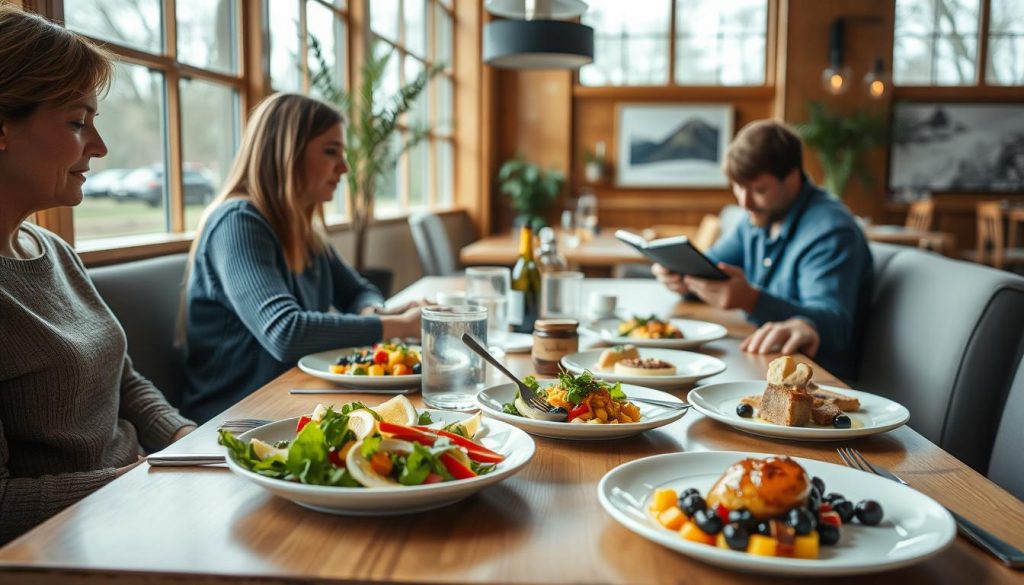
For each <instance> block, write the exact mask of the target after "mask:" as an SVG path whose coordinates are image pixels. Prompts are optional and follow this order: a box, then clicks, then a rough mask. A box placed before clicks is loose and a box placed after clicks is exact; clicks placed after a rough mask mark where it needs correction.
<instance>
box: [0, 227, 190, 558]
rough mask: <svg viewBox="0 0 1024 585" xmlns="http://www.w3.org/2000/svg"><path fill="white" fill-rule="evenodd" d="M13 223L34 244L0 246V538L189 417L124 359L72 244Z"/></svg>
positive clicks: (158, 444) (98, 483) (117, 330)
mask: <svg viewBox="0 0 1024 585" xmlns="http://www.w3.org/2000/svg"><path fill="white" fill-rule="evenodd" d="M22 229H26V230H28V231H29V232H30V233H31V234H33V235H34V236H35V239H36V240H37V241H38V242H39V244H40V246H41V247H42V249H43V253H42V255H41V256H39V257H37V258H33V259H30V260H17V259H13V258H8V257H4V256H0V543H3V542H7V541H9V540H11V539H12V538H14V537H15V536H17V535H18V534H20V533H22V532H24V531H25V530H28V529H29V528H31V527H32V526H34V525H36V524H38V523H39V522H41V521H43V520H45V519H46V518H48V517H50V516H52V515H54V514H56V513H57V512H59V511H60V510H61V509H63V508H65V507H67V506H69V505H70V504H73V503H74V502H76V501H78V500H80V499H81V498H83V497H85V496H86V495H88V494H90V493H92V492H93V491H95V490H96V489H98V488H100V487H102V486H103V485H104V484H106V483H107V482H109V481H110V480H112V479H113V478H114V475H115V469H116V468H117V467H121V466H124V465H128V464H130V463H132V462H134V461H136V460H137V459H138V455H139V454H140V453H141V449H143V448H145V449H160V448H163V447H165V446H166V445H167V444H168V443H170V439H171V437H172V436H173V435H174V433H175V432H177V431H178V430H179V429H181V428H182V427H184V426H186V425H188V424H191V423H190V421H189V420H188V419H185V418H183V417H182V416H181V415H179V414H178V411H177V410H175V409H174V408H173V407H171V406H170V405H169V404H168V403H167V401H166V400H165V399H164V397H163V395H162V394H161V393H160V392H159V390H157V389H156V388H155V387H154V386H153V384H151V383H150V382H149V381H148V380H146V379H145V378H143V377H142V376H140V375H139V374H138V372H136V371H135V369H134V368H133V367H132V362H131V360H130V359H129V358H128V356H127V354H126V353H125V349H126V341H125V335H124V330H122V329H121V326H120V325H119V324H118V322H117V321H116V320H115V319H114V316H113V314H112V313H111V312H110V309H108V308H107V306H106V304H105V303H104V302H103V300H102V299H101V298H100V296H99V294H98V293H97V292H96V289H95V288H94V287H93V285H92V282H91V281H90V280H89V277H88V276H87V274H86V272H85V267H84V266H83V265H82V262H81V260H80V259H79V258H78V256H77V255H76V254H75V252H74V251H73V250H72V249H71V248H70V247H69V246H68V245H67V244H66V243H64V242H63V241H62V240H60V239H59V238H58V237H57V236H55V235H54V234H52V233H50V232H47V231H45V230H43V229H41V228H38V227H35V226H30V225H29V224H23V227H22ZM140 443H141V445H140Z"/></svg>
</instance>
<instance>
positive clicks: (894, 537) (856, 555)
mask: <svg viewBox="0 0 1024 585" xmlns="http://www.w3.org/2000/svg"><path fill="white" fill-rule="evenodd" d="M765 456H766V454H763V453H737V452H730V451H711V452H701V453H669V454H667V455H655V456H653V457H645V458H643V459H638V460H636V461H632V462H630V463H626V464H624V465H620V466H618V467H616V468H615V469H613V470H611V471H609V472H608V473H607V474H605V476H604V477H603V478H602V479H601V483H600V484H598V486H597V496H598V499H599V500H600V501H601V506H602V507H604V509H605V511H607V512H608V513H609V514H611V516H612V518H614V519H615V520H616V521H618V522H619V523H620V524H622V525H623V526H625V527H626V528H628V529H629V530H631V531H633V532H635V533H637V534H639V535H640V536H643V537H644V538H646V539H648V540H651V541H653V542H656V543H658V544H660V545H662V546H665V547H667V548H670V549H672V550H674V551H677V552H680V553H683V554H684V555H687V556H690V557H693V558H695V559H698V560H701V561H704V562H706V563H710V564H712V565H718V566H721V567H725V568H727V569H732V570H736V571H744V572H749V573H762V574H768V575H790V576H837V575H857V574H864V573H877V572H880V571H888V570H892V569H896V568H900V567H906V566H909V565H913V564H915V563H919V562H921V561H923V560H925V559H928V558H930V557H933V556H935V555H937V554H939V553H940V552H942V551H943V550H944V549H945V548H946V547H947V546H949V545H950V544H951V543H952V542H953V539H954V538H955V537H956V524H955V523H954V522H953V517H952V516H951V515H950V514H949V512H947V511H946V509H945V508H943V507H942V506H941V505H939V503H938V502H936V501H935V500H933V499H931V498H929V497H928V496H926V495H924V494H922V493H920V492H917V491H915V490H913V489H911V488H908V487H906V486H903V485H900V484H898V483H896V482H894V481H889V480H887V479H885V478H883V477H879V476H877V475H872V474H869V473H864V472H863V471H858V470H856V469H850V468H848V467H842V466H840V465H835V464H832V463H824V462H822V461H815V460H812V459H803V458H795V459H796V461H798V462H799V463H800V465H802V466H803V467H804V469H805V470H806V471H807V473H808V475H810V476H812V477H813V476H818V477H821V478H822V479H823V480H824V481H825V489H826V490H828V491H829V492H839V493H841V494H843V495H845V496H846V497H847V499H848V500H849V501H851V502H858V501H860V500H862V499H872V500H875V501H877V502H878V503H879V504H881V505H882V510H883V511H884V513H885V516H884V518H883V519H882V522H881V524H879V525H878V526H863V525H861V524H859V523H856V522H851V523H848V524H844V525H843V527H842V535H841V536H840V539H839V543H838V544H836V545H835V546H822V547H821V552H820V555H819V558H818V559H790V558H781V557H761V556H756V555H751V554H747V553H745V552H738V551H733V550H727V549H721V548H718V547H715V546H710V545H706V544H700V543H696V542H690V541H688V540H683V538H681V537H680V536H679V533H678V532H676V531H673V530H668V529H666V528H663V527H662V526H661V525H660V524H658V522H657V521H656V520H655V519H654V518H653V516H651V515H650V514H649V513H648V512H647V507H648V505H649V502H650V498H651V496H652V495H653V493H654V489H655V488H673V489H675V490H676V491H677V492H681V491H682V490H684V489H686V488H690V487H692V488H697V489H698V490H700V492H701V494H702V495H707V493H708V490H709V489H711V486H712V485H713V484H714V482H715V481H716V480H717V479H718V478H719V477H720V476H721V475H722V473H723V472H724V471H725V470H726V469H727V468H728V467H729V466H730V465H732V464H733V463H736V462H737V461H739V460H741V459H743V458H745V457H761V458H763V457H765Z"/></svg>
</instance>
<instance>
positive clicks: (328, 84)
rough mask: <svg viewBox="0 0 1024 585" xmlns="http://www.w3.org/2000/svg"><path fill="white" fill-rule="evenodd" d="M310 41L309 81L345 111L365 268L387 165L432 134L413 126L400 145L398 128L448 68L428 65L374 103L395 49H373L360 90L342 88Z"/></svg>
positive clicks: (359, 262)
mask: <svg viewBox="0 0 1024 585" xmlns="http://www.w3.org/2000/svg"><path fill="white" fill-rule="evenodd" d="M309 46H310V50H311V51H312V53H313V58H314V61H315V62H316V69H315V71H314V72H313V75H312V77H311V78H310V85H311V86H312V87H314V88H316V89H317V90H318V91H319V92H320V94H321V96H323V99H325V100H326V101H329V102H331V103H333V104H335V105H336V106H337V107H338V109H340V110H341V111H342V112H344V113H345V116H346V117H347V118H348V123H347V124H346V125H345V158H346V161H347V163H348V175H347V177H348V203H349V206H348V207H349V213H350V214H351V221H352V231H353V232H354V234H355V256H354V265H355V269H356V270H359V271H362V270H363V267H364V262H365V258H364V256H365V250H366V230H367V228H368V227H369V225H370V221H371V220H372V219H373V200H374V197H375V195H376V193H377V188H378V187H379V186H380V183H381V180H382V178H383V177H384V175H385V173H387V172H388V170H390V169H392V168H394V166H395V164H396V162H397V161H398V157H399V156H401V155H402V153H404V152H405V151H407V150H409V149H410V148H412V147H414V146H416V145H417V144H418V143H419V142H420V141H422V140H423V139H424V138H426V137H427V135H428V134H429V133H430V128H429V127H428V126H410V127H409V130H408V132H407V133H405V138H404V140H403V141H402V142H401V144H400V146H399V147H398V148H392V140H393V136H394V135H395V132H396V131H397V130H398V122H399V120H401V118H402V116H403V115H404V114H405V113H407V112H408V111H409V110H410V109H411V108H412V106H413V105H414V103H415V102H416V99H417V98H418V97H419V96H420V94H422V93H423V91H424V90H425V89H426V88H427V83H428V82H429V81H430V80H431V79H432V78H433V77H434V76H435V75H437V74H438V73H440V72H441V71H443V70H444V65H443V64H435V65H432V66H430V67H427V68H426V69H424V70H423V71H422V72H421V73H420V74H419V75H418V76H416V79H414V80H412V81H411V82H409V83H408V84H406V85H405V86H403V87H401V88H400V89H399V90H398V93H397V94H396V95H394V96H393V97H391V98H390V99H388V100H384V102H383V103H381V104H377V105H375V104H374V101H373V97H374V94H376V93H379V91H380V86H381V81H382V80H383V79H384V72H385V69H386V68H387V64H388V61H389V60H390V59H391V55H392V53H393V51H389V52H387V53H383V54H381V55H379V56H378V55H374V54H373V52H372V51H371V54H370V55H369V56H368V57H367V59H366V63H365V64H364V65H363V67H362V70H361V71H362V79H361V80H360V83H359V89H358V91H357V92H355V93H348V92H346V91H345V90H344V89H342V88H341V87H340V86H339V85H338V83H337V82H336V81H335V79H334V77H333V76H332V75H331V68H330V66H329V65H328V64H327V61H326V59H325V58H324V54H323V47H322V46H321V44H320V41H319V40H317V38H316V37H315V36H313V35H309Z"/></svg>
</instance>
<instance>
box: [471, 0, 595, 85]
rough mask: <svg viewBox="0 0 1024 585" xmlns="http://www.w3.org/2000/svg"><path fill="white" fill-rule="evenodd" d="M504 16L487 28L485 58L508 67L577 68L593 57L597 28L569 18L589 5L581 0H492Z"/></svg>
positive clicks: (497, 13) (492, 6) (495, 9)
mask: <svg viewBox="0 0 1024 585" xmlns="http://www.w3.org/2000/svg"><path fill="white" fill-rule="evenodd" d="M485 7H486V9H487V11H488V12H490V13H491V14H493V15H495V16H503V17H505V18H504V19H500V20H493V21H491V22H489V23H487V25H486V26H485V27H484V38H483V41H484V42H483V45H484V47H483V49H484V51H483V52H484V62H485V63H487V64H488V65H491V66H492V67H501V68H506V69H578V68H580V67H582V66H583V65H586V64H588V63H593V62H594V29H592V28H590V27H589V26H587V25H585V24H579V23H576V22H570V21H567V20H562V19H569V18H575V17H578V16H581V15H582V14H583V13H584V12H586V10H587V4H586V2H583V1H582V0H488V1H487V4H486V5H485Z"/></svg>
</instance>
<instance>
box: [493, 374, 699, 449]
mask: <svg viewBox="0 0 1024 585" xmlns="http://www.w3.org/2000/svg"><path fill="white" fill-rule="evenodd" d="M540 383H541V385H542V386H550V385H552V384H554V380H541V381H540ZM622 391H623V392H625V393H626V396H635V397H637V398H653V399H655V400H664V401H667V402H678V403H679V404H684V403H683V401H682V400H679V399H678V398H676V397H675V396H672V395H671V394H666V393H664V392H662V391H660V390H653V389H651V388H642V387H640V386H631V385H628V384H623V385H622ZM515 395H516V385H515V384H513V383H511V382H509V383H508V384H499V385H497V386H491V387H490V388H486V389H484V390H482V391H481V392H480V393H479V394H477V395H476V402H477V404H479V405H480V409H481V410H482V411H483V412H484V414H486V415H487V416H489V417H492V418H496V419H500V420H502V421H505V422H507V423H509V424H511V425H514V426H517V427H519V428H521V429H523V430H524V431H526V432H528V433H532V434H534V435H539V436H541V437H551V438H552V439H575V440H582V441H586V440H595V439H619V438H622V437H631V436H633V435H638V434H640V433H642V432H644V431H648V430H650V429H656V428H658V427H660V426H664V425H667V424H669V423H671V422H675V421H677V420H679V419H680V418H682V417H683V415H684V414H686V412H687V411H685V410H676V409H671V408H664V407H661V406H653V405H650V404H644V403H642V402H637V403H636V405H637V406H638V407H640V422H638V423H628V424H614V425H607V424H605V425H598V424H592V425H591V424H573V423H567V422H549V421H546V420H536V419H532V418H526V417H524V416H516V415H514V414H506V413H504V412H502V410H501V405H502V404H505V403H508V402H512V400H513V399H515Z"/></svg>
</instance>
